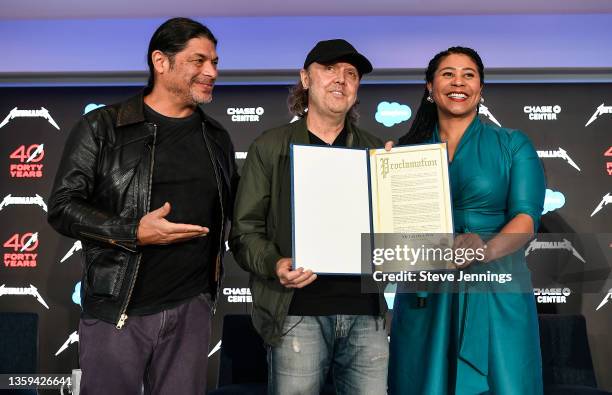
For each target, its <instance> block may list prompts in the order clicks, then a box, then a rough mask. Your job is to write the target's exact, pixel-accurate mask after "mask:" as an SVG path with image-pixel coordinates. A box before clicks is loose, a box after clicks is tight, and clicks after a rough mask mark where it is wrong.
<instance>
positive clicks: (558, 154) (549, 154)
mask: <svg viewBox="0 0 612 395" xmlns="http://www.w3.org/2000/svg"><path fill="white" fill-rule="evenodd" d="M538 156H539V157H540V158H560V159H563V160H565V161H566V162H567V163H568V164H569V165H570V166H572V167H573V168H574V169H576V170H578V171H580V167H578V165H577V164H576V162H574V161H573V160H572V158H570V157H569V155H568V154H567V151H566V150H564V149H563V148H561V147H559V149H558V150H556V151H538Z"/></svg>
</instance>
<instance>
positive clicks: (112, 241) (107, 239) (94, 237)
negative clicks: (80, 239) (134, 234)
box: [79, 232, 136, 252]
mask: <svg viewBox="0 0 612 395" xmlns="http://www.w3.org/2000/svg"><path fill="white" fill-rule="evenodd" d="M79 233H80V234H81V235H83V236H86V237H88V238H91V239H96V240H101V241H105V242H107V243H109V244H112V245H116V246H119V247H121V248H124V249H126V250H128V251H131V252H136V250H133V249H131V248H129V247H126V246H125V245H123V244H121V243H120V242H122V241H132V239H116V238H115V239H111V238H109V237H104V236H100V235H97V234H94V233H89V232H79Z"/></svg>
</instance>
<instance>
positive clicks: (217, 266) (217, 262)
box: [202, 122, 225, 315]
mask: <svg viewBox="0 0 612 395" xmlns="http://www.w3.org/2000/svg"><path fill="white" fill-rule="evenodd" d="M202 136H204V144H206V149H207V150H208V155H209V156H210V161H211V162H212V165H213V170H214V172H215V178H216V180H217V193H218V195H219V206H220V207H221V232H220V233H219V252H218V253H217V259H216V260H215V282H216V283H217V291H216V296H215V300H214V301H213V303H212V313H213V315H214V314H215V312H216V311H217V302H218V300H219V291H220V289H221V253H222V250H221V249H222V248H224V247H225V246H224V244H223V234H224V233H225V232H224V229H223V228H224V227H225V226H224V225H225V213H224V211H223V193H222V191H221V188H222V184H221V180H220V178H219V170H218V169H217V164H216V162H215V156H214V155H213V152H212V150H211V148H210V144H209V142H208V138H207V137H206V124H205V123H204V122H202ZM217 270H218V271H219V272H218V273H217ZM217 275H218V276H219V278H218V279H217V278H216V277H217Z"/></svg>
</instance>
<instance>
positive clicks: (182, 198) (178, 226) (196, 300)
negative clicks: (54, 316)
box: [48, 18, 237, 395]
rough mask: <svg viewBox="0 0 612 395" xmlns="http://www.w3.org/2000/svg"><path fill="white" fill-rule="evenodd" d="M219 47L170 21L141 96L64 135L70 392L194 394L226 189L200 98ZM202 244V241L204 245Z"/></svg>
mask: <svg viewBox="0 0 612 395" xmlns="http://www.w3.org/2000/svg"><path fill="white" fill-rule="evenodd" d="M216 44H217V40H216V38H215V37H214V36H213V34H212V33H211V31H210V30H209V29H208V28H206V27H205V26H204V25H202V24H200V23H199V22H196V21H193V20H190V19H187V18H174V19H170V20H168V21H166V22H165V23H163V24H162V25H161V26H160V27H159V28H158V29H157V31H156V32H155V33H154V34H153V37H152V38H151V42H150V44H149V49H148V53H147V61H148V65H149V71H150V78H149V83H148V87H147V88H146V89H145V91H144V92H143V93H141V94H139V95H137V96H135V97H132V98H130V99H128V100H126V101H124V102H122V103H119V104H115V105H111V106H107V107H103V108H101V109H98V110H96V111H92V112H90V113H88V114H86V115H85V116H83V118H82V119H81V120H80V121H79V122H78V123H77V125H76V126H75V127H74V128H73V130H72V132H71V134H70V136H69V138H68V141H67V142H66V146H65V149H64V153H63V156H62V160H61V163H60V166H59V170H58V173H57V175H56V179H55V184H54V186H53V191H52V194H51V198H50V203H49V218H48V219H49V223H50V224H51V225H52V226H53V227H54V228H55V229H56V230H57V231H59V232H60V233H62V234H64V235H66V236H69V237H74V238H77V239H79V240H81V241H82V243H83V246H84V255H85V269H84V271H83V280H82V288H81V290H82V301H83V314H82V316H81V320H80V323H79V337H80V346H79V361H80V366H81V369H82V379H81V394H82V395H88V394H105V395H106V394H113V395H119V394H137V393H140V392H141V389H142V387H143V385H144V390H145V393H146V394H149V393H155V394H204V393H205V392H206V367H207V360H208V358H207V355H208V345H209V344H208V343H209V337H210V321H211V314H212V310H213V306H212V304H213V303H214V300H215V295H216V293H217V289H218V286H219V278H220V271H221V254H222V252H223V251H224V248H222V245H223V237H224V233H225V230H224V229H225V227H226V223H227V219H228V216H229V213H230V212H231V206H232V203H233V202H232V196H233V193H232V191H233V186H234V185H235V184H236V180H237V176H236V173H235V163H234V150H233V147H232V143H231V141H230V139H229V135H228V134H227V132H226V131H225V130H224V129H223V127H222V126H221V125H220V124H219V123H218V122H217V121H215V120H214V119H212V118H210V117H209V116H208V115H206V114H205V113H204V112H203V111H202V109H201V108H200V106H199V105H200V104H202V103H208V102H210V101H211V100H212V91H213V86H214V83H215V80H216V78H217V62H218V57H217V53H216ZM203 236H207V237H203Z"/></svg>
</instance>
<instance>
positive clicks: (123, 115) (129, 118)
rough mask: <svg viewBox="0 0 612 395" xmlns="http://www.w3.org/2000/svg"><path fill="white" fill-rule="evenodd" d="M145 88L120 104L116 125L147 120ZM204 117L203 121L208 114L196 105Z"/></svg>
mask: <svg viewBox="0 0 612 395" xmlns="http://www.w3.org/2000/svg"><path fill="white" fill-rule="evenodd" d="M144 92H145V91H144V90H142V91H140V92H139V93H138V94H137V95H135V96H132V97H130V98H129V99H127V100H126V101H124V102H122V103H120V104H119V110H118V113H117V122H116V125H115V126H116V127H122V126H127V125H132V124H135V123H140V122H144V121H145V115H144ZM196 111H198V112H199V113H200V115H201V117H202V120H203V121H206V120H208V116H207V115H206V114H205V113H204V111H202V108H201V107H200V106H196Z"/></svg>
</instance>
